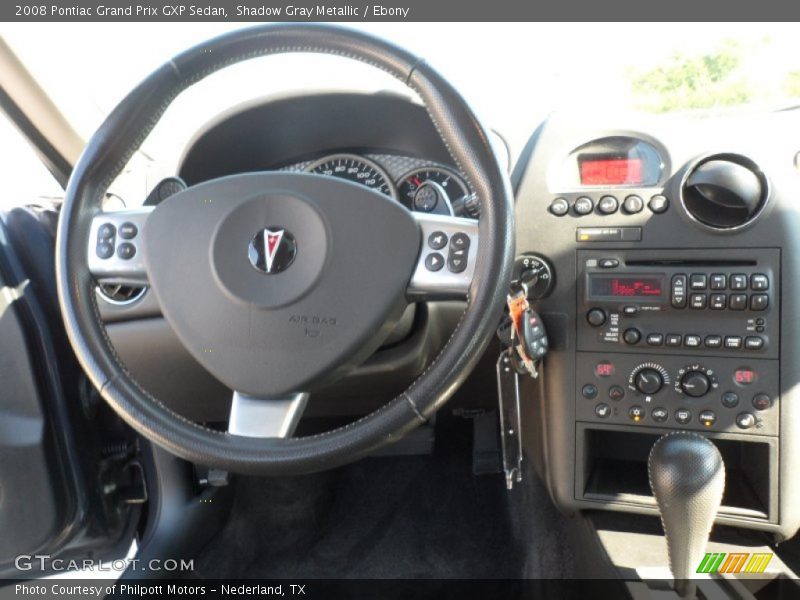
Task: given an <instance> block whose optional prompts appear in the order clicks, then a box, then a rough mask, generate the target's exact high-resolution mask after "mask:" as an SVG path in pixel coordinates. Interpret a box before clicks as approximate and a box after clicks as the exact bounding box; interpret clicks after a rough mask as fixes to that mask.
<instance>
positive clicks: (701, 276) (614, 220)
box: [513, 115, 800, 538]
mask: <svg viewBox="0 0 800 600" xmlns="http://www.w3.org/2000/svg"><path fill="white" fill-rule="evenodd" d="M781 118H785V117H780V116H776V117H775V118H774V122H772V121H769V122H768V124H766V125H765V121H763V120H762V121H759V123H753V124H748V123H746V122H745V123H744V124H742V123H738V125H739V127H738V129H737V130H736V131H734V130H733V129H731V128H730V127H729V126H727V125H726V124H725V123H721V122H716V121H714V120H709V121H707V122H697V121H693V122H686V123H681V122H680V121H676V120H675V119H674V118H672V119H671V120H669V121H668V120H667V119H666V118H659V117H652V118H651V117H626V118H625V119H624V121H621V122H620V123H618V124H617V125H618V126H617V127H613V126H612V127H608V126H607V125H610V124H611V123H608V121H611V120H613V119H610V118H607V117H604V118H603V122H604V124H605V125H606V127H604V128H602V129H599V128H598V127H597V125H596V123H597V122H598V120H597V119H594V118H591V117H589V116H586V117H576V116H575V115H569V116H567V115H555V116H553V117H551V119H549V120H548V121H547V122H546V123H545V124H544V125H543V126H542V127H541V128H540V129H539V130H537V132H535V134H534V135H533V137H532V138H531V141H530V142H529V144H528V147H527V148H526V150H525V152H524V153H523V156H522V158H521V160H520V161H519V163H518V166H517V168H516V170H515V172H514V176H513V180H514V186H515V192H516V199H517V228H518V238H517V250H518V254H519V259H518V263H517V271H516V276H517V277H520V278H523V279H526V280H527V281H526V283H529V286H528V289H529V291H530V300H531V301H532V302H533V303H535V305H536V308H537V310H538V311H539V313H540V314H541V315H542V318H543V321H544V322H545V325H546V326H547V328H548V335H549V337H550V340H551V346H552V351H551V353H550V354H548V356H547V357H546V359H545V363H544V366H543V369H542V373H543V375H542V377H541V380H540V381H537V382H526V384H525V385H524V390H523V393H524V398H523V406H522V411H523V417H524V419H525V421H524V423H523V426H524V431H523V439H524V443H525V450H526V455H527V456H528V457H529V458H530V459H531V460H532V461H533V462H534V464H535V465H536V466H537V469H538V470H539V472H540V475H541V476H542V478H543V480H544V481H545V483H546V484H547V486H548V489H549V490H550V492H551V495H552V497H553V499H554V501H555V502H556V504H557V505H558V506H559V508H561V509H562V510H563V511H564V512H567V513H569V512H573V511H576V510H582V509H604V510H612V511H623V512H631V513H640V514H657V507H656V503H655V499H654V498H653V495H652V492H651V490H650V485H649V482H648V477H647V457H648V454H649V452H650V449H651V447H652V445H653V443H654V442H655V441H656V440H657V439H658V438H659V437H660V436H661V435H663V434H664V433H667V432H669V431H678V430H688V431H694V432H698V433H700V434H702V435H703V436H705V437H707V438H709V439H711V440H712V441H713V442H714V444H715V445H716V447H717V448H718V450H719V451H720V454H721V455H722V457H723V459H724V461H725V465H726V469H727V472H728V478H727V485H726V488H725V494H724V496H723V499H722V505H721V508H720V510H719V513H718V517H717V521H718V522H721V523H725V524H731V525H736V526H740V527H747V528H754V529H762V530H767V531H772V532H774V533H775V534H776V535H777V536H778V537H779V538H783V537H791V536H792V535H794V533H795V532H796V531H797V529H798V526H800V483H799V482H798V480H799V479H800V477H798V476H797V475H796V471H797V469H798V468H800V394H799V393H798V386H797V385H796V384H797V382H798V381H800V362H798V360H800V357H798V351H799V350H800V323H799V322H798V321H800V320H798V319H797V318H795V317H794V316H793V315H795V314H798V312H797V311H798V309H800V306H798V295H797V289H796V288H797V287H798V282H800V263H799V262H798V258H797V257H800V235H798V232H800V211H798V210H797V209H796V208H795V204H796V203H797V201H798V198H800V194H798V179H799V178H798V174H797V172H796V171H795V170H794V169H793V165H792V163H791V158H792V156H794V153H795V152H796V150H795V149H793V142H792V141H789V140H786V141H784V142H781V141H780V140H781V139H782V136H781V133H780V132H781V131H782V129H783V128H784V127H786V124H785V123H782V122H781ZM748 126H749V127H751V128H752V129H751V130H749V131H748V130H746V128H747V127H748ZM743 127H744V129H745V130H742V128H743ZM770 127H771V128H773V129H774V132H773V133H774V135H766V134H765V131H764V130H763V129H761V128H766V129H769V128H770ZM709 148H713V149H715V150H714V151H711V152H709ZM531 265H534V266H535V268H536V272H535V273H532V272H530V271H531V269H532V267H531ZM540 273H547V285H542V282H541V281H539V280H537V275H538V274H540ZM531 280H533V283H534V284H533V285H530V284H531Z"/></svg>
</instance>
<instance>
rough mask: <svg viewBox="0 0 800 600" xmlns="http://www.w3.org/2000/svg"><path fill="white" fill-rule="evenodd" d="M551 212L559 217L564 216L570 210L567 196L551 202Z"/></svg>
mask: <svg viewBox="0 0 800 600" xmlns="http://www.w3.org/2000/svg"><path fill="white" fill-rule="evenodd" d="M550 212H551V213H552V214H554V215H555V216H557V217H563V216H564V215H565V214H567V213H568V212H569V202H567V199H566V198H556V199H555V200H553V201H552V202H551V203H550Z"/></svg>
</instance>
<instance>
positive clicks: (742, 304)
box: [728, 294, 747, 310]
mask: <svg viewBox="0 0 800 600" xmlns="http://www.w3.org/2000/svg"><path fill="white" fill-rule="evenodd" d="M728 308H729V309H731V310H744V309H745V308H747V294H731V297H730V298H729V300H728Z"/></svg>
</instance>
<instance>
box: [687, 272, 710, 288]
mask: <svg viewBox="0 0 800 600" xmlns="http://www.w3.org/2000/svg"><path fill="white" fill-rule="evenodd" d="M689 287H690V288H692V289H693V290H704V289H706V288H707V287H708V276H707V275H706V274H705V273H692V276H691V277H690V278H689Z"/></svg>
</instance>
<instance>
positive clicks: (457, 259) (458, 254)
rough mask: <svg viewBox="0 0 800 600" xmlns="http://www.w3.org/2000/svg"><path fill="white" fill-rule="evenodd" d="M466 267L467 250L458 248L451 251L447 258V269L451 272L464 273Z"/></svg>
mask: <svg viewBox="0 0 800 600" xmlns="http://www.w3.org/2000/svg"><path fill="white" fill-rule="evenodd" d="M466 268H467V252H466V250H456V251H455V252H450V256H449V257H448V258H447V270H448V271H450V272H451V273H463V272H464V270H465V269H466Z"/></svg>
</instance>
